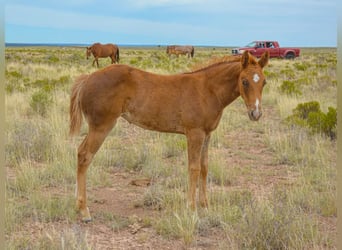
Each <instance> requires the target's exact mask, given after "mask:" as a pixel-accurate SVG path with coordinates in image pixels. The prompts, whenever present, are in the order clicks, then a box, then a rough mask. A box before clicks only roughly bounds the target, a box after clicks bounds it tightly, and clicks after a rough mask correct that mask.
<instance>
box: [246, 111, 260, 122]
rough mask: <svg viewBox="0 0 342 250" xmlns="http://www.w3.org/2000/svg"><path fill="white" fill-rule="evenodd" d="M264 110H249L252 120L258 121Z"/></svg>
mask: <svg viewBox="0 0 342 250" xmlns="http://www.w3.org/2000/svg"><path fill="white" fill-rule="evenodd" d="M261 115H262V112H261V111H259V110H248V116H249V119H251V121H257V120H259V118H260V117H261Z"/></svg>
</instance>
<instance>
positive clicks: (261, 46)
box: [256, 43, 265, 48]
mask: <svg viewBox="0 0 342 250" xmlns="http://www.w3.org/2000/svg"><path fill="white" fill-rule="evenodd" d="M256 47H257V48H265V43H258V44H257V46H256Z"/></svg>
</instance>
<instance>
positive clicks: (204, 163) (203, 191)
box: [199, 135, 210, 207]
mask: <svg viewBox="0 0 342 250" xmlns="http://www.w3.org/2000/svg"><path fill="white" fill-rule="evenodd" d="M209 141H210V135H207V137H206V138H205V140H204V144H203V147H202V154H201V181H200V188H199V200H200V204H201V206H202V207H208V198H207V176H208V148H209Z"/></svg>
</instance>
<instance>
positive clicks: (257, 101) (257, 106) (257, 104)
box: [255, 98, 259, 112]
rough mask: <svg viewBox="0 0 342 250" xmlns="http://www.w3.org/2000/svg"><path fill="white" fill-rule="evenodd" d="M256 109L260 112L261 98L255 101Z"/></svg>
mask: <svg viewBox="0 0 342 250" xmlns="http://www.w3.org/2000/svg"><path fill="white" fill-rule="evenodd" d="M255 111H256V112H259V99H258V98H257V99H256V101H255Z"/></svg>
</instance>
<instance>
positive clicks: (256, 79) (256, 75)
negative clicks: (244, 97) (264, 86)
mask: <svg viewBox="0 0 342 250" xmlns="http://www.w3.org/2000/svg"><path fill="white" fill-rule="evenodd" d="M259 79H260V77H259V75H258V74H257V73H255V74H254V76H253V81H254V82H255V83H257V82H258V81H259Z"/></svg>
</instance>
